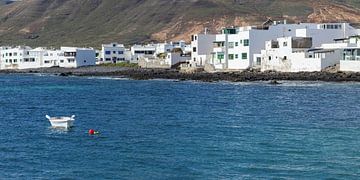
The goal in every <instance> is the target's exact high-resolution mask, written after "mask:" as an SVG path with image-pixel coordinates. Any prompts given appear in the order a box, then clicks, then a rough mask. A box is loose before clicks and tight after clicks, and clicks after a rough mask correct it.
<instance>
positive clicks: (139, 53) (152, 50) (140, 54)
mask: <svg viewBox="0 0 360 180" xmlns="http://www.w3.org/2000/svg"><path fill="white" fill-rule="evenodd" d="M155 54H156V45H154V44H148V45H133V46H131V56H132V61H133V62H137V61H138V60H139V58H153V57H155Z"/></svg>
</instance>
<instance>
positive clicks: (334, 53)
mask: <svg viewBox="0 0 360 180" xmlns="http://www.w3.org/2000/svg"><path fill="white" fill-rule="evenodd" d="M312 41H313V40H312V38H310V37H284V38H278V39H277V40H271V41H267V42H266V47H265V50H262V51H261V71H269V70H271V71H278V72H313V71H321V70H323V69H325V68H327V67H329V66H333V65H335V64H338V63H339V62H340V58H341V50H339V49H336V48H327V49H324V48H316V49H311V47H312V46H313V45H312V44H313V43H312Z"/></svg>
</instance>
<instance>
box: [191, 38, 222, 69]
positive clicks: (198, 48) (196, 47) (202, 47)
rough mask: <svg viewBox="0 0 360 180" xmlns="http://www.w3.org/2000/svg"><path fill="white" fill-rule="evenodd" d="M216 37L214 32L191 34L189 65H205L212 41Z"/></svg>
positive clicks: (211, 47)
mask: <svg viewBox="0 0 360 180" xmlns="http://www.w3.org/2000/svg"><path fill="white" fill-rule="evenodd" d="M215 39H216V35H214V34H207V33H205V34H195V35H192V36H191V60H190V62H189V63H190V66H193V67H200V66H205V62H206V60H207V59H210V56H211V52H212V50H213V42H214V41H215Z"/></svg>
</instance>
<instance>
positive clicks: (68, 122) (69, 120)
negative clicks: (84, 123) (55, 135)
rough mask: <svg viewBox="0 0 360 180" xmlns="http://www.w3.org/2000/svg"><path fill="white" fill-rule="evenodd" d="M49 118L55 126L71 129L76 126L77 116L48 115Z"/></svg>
mask: <svg viewBox="0 0 360 180" xmlns="http://www.w3.org/2000/svg"><path fill="white" fill-rule="evenodd" d="M46 118H47V119H49V121H50V123H51V126H52V127H53V128H64V129H69V128H71V127H73V126H74V121H75V119H74V118H75V116H71V117H50V116H46Z"/></svg>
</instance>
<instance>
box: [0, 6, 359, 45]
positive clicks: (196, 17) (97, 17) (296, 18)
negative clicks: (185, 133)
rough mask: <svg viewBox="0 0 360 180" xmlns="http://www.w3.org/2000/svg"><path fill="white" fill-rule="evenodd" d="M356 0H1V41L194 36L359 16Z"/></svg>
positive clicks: (125, 40) (350, 19) (93, 42)
mask: <svg viewBox="0 0 360 180" xmlns="http://www.w3.org/2000/svg"><path fill="white" fill-rule="evenodd" d="M359 7H360V2H358V1H356V0H318V1H312V0H22V1H14V2H12V1H9V0H0V44H1V45H5V44H26V45H33V46H36V45H46V46H58V45H60V44H62V45H79V46H80V45H81V46H99V45H100V44H101V43H107V42H111V41H118V42H122V43H126V44H129V43H140V42H145V41H164V40H178V39H185V40H189V35H190V34H192V33H197V32H201V31H203V29H204V28H205V27H207V28H209V29H210V30H211V31H212V32H217V31H218V30H219V29H220V28H221V27H224V26H231V25H235V26H239V25H248V24H260V23H262V22H264V21H265V20H267V19H268V18H272V19H277V20H282V19H287V20H288V21H290V22H334V21H346V22H352V23H357V22H360V10H359V9H358V8H359Z"/></svg>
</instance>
